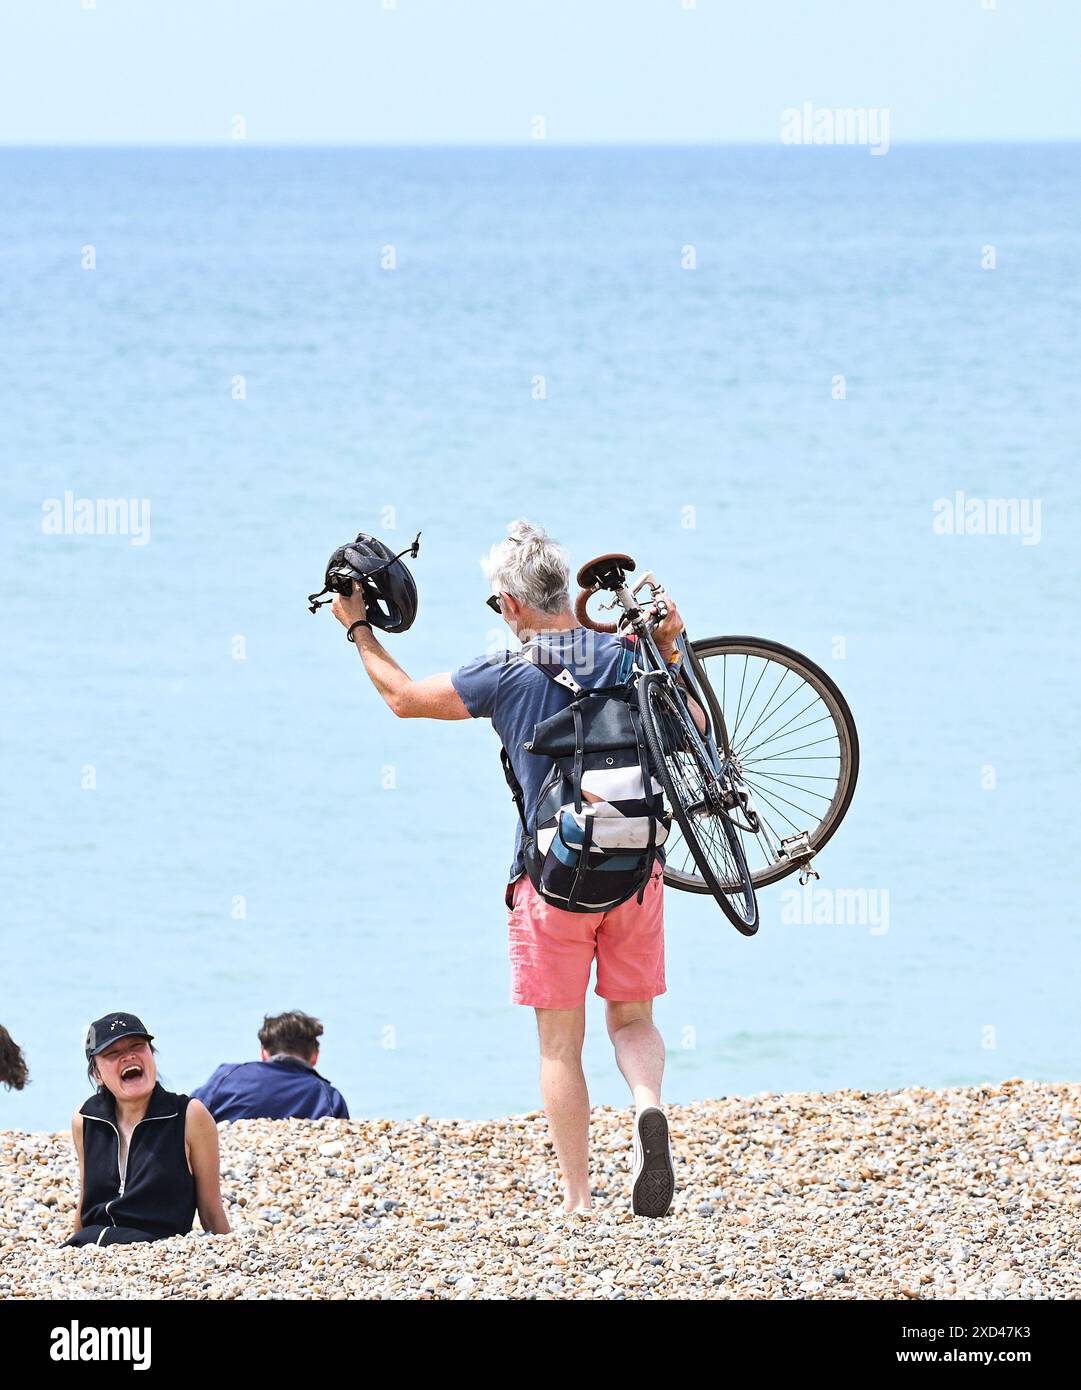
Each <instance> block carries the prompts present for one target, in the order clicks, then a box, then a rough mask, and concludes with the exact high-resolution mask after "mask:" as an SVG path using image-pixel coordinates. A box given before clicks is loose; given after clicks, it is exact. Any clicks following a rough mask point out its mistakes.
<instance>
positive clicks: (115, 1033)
mask: <svg viewBox="0 0 1081 1390" xmlns="http://www.w3.org/2000/svg"><path fill="white" fill-rule="evenodd" d="M120 1038H145V1039H146V1040H147V1042H153V1041H154V1035H153V1033H149V1032H148V1031H147V1030H146V1029H145V1028H144V1027H143V1023H142V1019H139V1018H136V1017H135V1015H134V1014H106V1015H105V1017H104V1018H99V1019H96V1020H95V1021H94V1022H93V1023H92V1024H91V1025H90V1027H89V1028H88V1029H87V1030H86V1060H87V1061H88V1062H89V1061H90V1059H91V1057H96V1056H97V1055H98V1053H99V1052H101V1051H103V1049H105V1048H106V1047H108V1046H109V1045H110V1044H111V1043H114V1042H116V1041H118V1039H120Z"/></svg>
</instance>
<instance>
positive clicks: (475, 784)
mask: <svg viewBox="0 0 1081 1390" xmlns="http://www.w3.org/2000/svg"><path fill="white" fill-rule="evenodd" d="M0 232H2V245H0V342H2V351H3V366H2V371H0V423H2V444H0V448H2V454H3V469H2V479H3V482H2V486H3V497H4V503H3V521H2V524H3V537H2V546H0V553H2V555H3V563H4V577H3V589H2V609H3V619H4V621H3V629H4V636H3V661H2V669H3V673H4V678H3V693H2V701H0V708H2V741H3V752H2V769H3V773H2V780H3V795H2V802H3V808H4V810H3V832H2V837H0V844H2V863H3V871H2V894H0V1023H3V1024H4V1025H5V1026H6V1027H7V1028H8V1029H9V1030H10V1032H11V1033H12V1035H13V1036H14V1037H15V1038H16V1040H17V1041H18V1042H19V1043H20V1044H21V1045H22V1046H23V1048H24V1049H25V1052H26V1055H27V1059H28V1061H29V1065H30V1073H31V1083H30V1085H29V1086H28V1087H27V1088H26V1089H25V1090H24V1091H23V1092H21V1093H15V1092H10V1093H9V1092H6V1091H2V1090H0V1126H2V1127H4V1128H23V1129H31V1130H35V1129H48V1130H57V1129H62V1128H64V1127H65V1126H66V1125H67V1124H68V1122H69V1119H70V1115H71V1112H72V1111H73V1110H74V1109H75V1108H76V1107H77V1106H78V1105H79V1104H80V1102H81V1101H82V1100H83V1099H84V1098H85V1096H86V1095H87V1094H88V1091H89V1089H90V1087H89V1085H88V1082H87V1079H86V1073H85V1060H84V1056H83V1039H84V1035H85V1031H86V1026H87V1023H88V1022H89V1020H91V1019H92V1018H95V1017H98V1016H99V1015H102V1014H104V1013H107V1012H110V1011H114V1010H126V1011H131V1012H135V1013H137V1014H138V1015H139V1016H140V1017H141V1018H142V1019H143V1020H144V1022H145V1023H146V1025H147V1027H148V1028H149V1029H150V1030H151V1032H152V1033H153V1034H154V1036H155V1045H156V1046H157V1048H158V1050H159V1051H158V1063H159V1069H160V1075H161V1079H162V1081H163V1084H165V1085H166V1086H167V1087H168V1088H169V1089H173V1090H178V1091H190V1090H191V1089H192V1088H194V1087H196V1086H198V1085H199V1084H200V1083H201V1082H202V1081H204V1080H205V1079H206V1077H207V1076H208V1075H209V1074H210V1072H211V1071H212V1070H213V1069H214V1068H215V1067H216V1066H217V1065H219V1064H220V1063H222V1062H235V1061H241V1060H245V1059H249V1058H252V1057H255V1056H257V1055H258V1041H257V1037H256V1034H257V1032H258V1029H259V1027H260V1024H261V1022H262V1020H263V1017H264V1015H265V1014H268V1013H269V1014H273V1013H278V1012H281V1011H283V1010H286V1009H294V1008H295V1009H302V1010H304V1011H306V1012H308V1013H311V1014H314V1015H316V1016H318V1017H319V1018H320V1019H321V1020H322V1021H323V1024H324V1026H325V1034H324V1037H323V1050H322V1054H321V1057H320V1061H319V1067H320V1070H321V1071H322V1072H323V1073H324V1074H325V1075H326V1076H328V1077H329V1078H330V1079H331V1081H333V1083H334V1084H335V1085H336V1086H337V1087H338V1088H339V1089H340V1090H341V1091H342V1093H343V1094H344V1096H345V1097H346V1100H347V1102H348V1104H349V1107H350V1109H351V1112H352V1114H353V1115H354V1116H386V1117H392V1118H403V1117H411V1116H415V1115H418V1114H428V1115H432V1116H445V1117H451V1116H454V1117H461V1118H479V1117H495V1116H501V1115H505V1114H511V1113H521V1112H526V1111H530V1110H533V1109H536V1108H537V1107H539V1105H540V1095H539V1085H538V1061H537V1041H536V1026H535V1020H534V1017H533V1013H532V1011H531V1010H530V1009H527V1008H523V1007H521V1006H517V1005H513V1004H512V1003H511V1002H510V974H509V961H508V956H507V920H506V918H507V914H506V909H505V907H504V904H503V891H504V886H505V881H506V871H507V868H508V866H509V863H510V856H511V850H512V845H513V838H514V830H515V811H514V807H513V804H512V802H511V800H510V796H509V793H508V791H507V788H506V784H505V782H504V780H503V776H502V771H501V768H500V764H499V758H498V741H497V739H496V736H495V734H494V733H493V731H492V729H491V726H490V725H489V724H488V723H487V722H486V721H484V720H476V721H473V720H469V721H461V722H454V721H449V722H441V721H428V720H399V719H396V718H395V717H394V716H393V715H392V714H391V712H390V710H389V709H388V708H387V706H386V705H385V704H384V702H383V701H382V699H381V698H380V696H379V695H378V693H377V691H376V690H375V688H374V687H373V685H372V684H371V682H370V681H369V679H368V678H367V676H366V674H365V671H364V668H363V666H362V664H361V662H360V661H359V660H358V658H357V653H356V650H355V648H354V647H352V646H350V645H349V644H348V643H347V642H346V641H345V640H344V633H343V630H342V628H341V627H340V626H339V625H338V624H337V623H336V622H335V621H334V619H333V618H332V617H331V615H330V613H329V611H327V610H321V611H320V612H318V613H317V614H315V615H314V616H313V615H312V614H311V613H310V612H309V611H308V606H307V601H306V599H307V595H308V594H309V593H312V592H313V591H316V590H318V589H320V588H321V586H322V577H323V570H324V567H325V565H326V562H327V558H328V556H329V554H330V552H331V551H332V550H333V549H334V548H335V547H336V546H338V545H340V544H342V543H343V542H345V541H348V540H351V539H352V538H353V536H354V535H355V534H356V533H357V532H358V531H360V530H363V531H367V532H369V533H372V534H375V535H377V536H379V537H380V538H382V539H383V540H384V541H386V542H387V543H388V544H389V545H391V546H392V547H393V548H394V549H395V550H396V551H397V550H402V549H404V548H405V547H406V546H408V545H409V544H410V542H411V541H412V540H413V538H414V537H415V536H416V534H417V532H420V550H419V554H418V555H417V557H416V559H415V560H410V561H409V564H410V567H411V569H412V571H413V574H414V575H415V579H416V583H417V587H418V591H419V612H418V615H417V618H416V621H415V622H414V624H413V625H412V627H411V628H410V629H409V631H407V632H405V633H400V634H387V635H386V636H385V638H384V643H385V646H386V649H387V651H388V652H389V653H390V654H391V656H392V657H393V658H394V660H395V661H396V662H398V663H399V664H400V665H401V667H402V668H403V669H404V670H405V671H406V672H407V673H408V674H409V675H410V676H412V677H415V678H421V677H424V676H428V675H432V674H434V673H438V672H446V671H451V670H453V669H454V668H455V667H456V666H457V665H459V664H461V663H463V662H465V661H466V660H468V659H470V658H471V657H473V656H475V655H477V654H478V653H480V652H483V651H486V650H489V649H490V648H491V646H492V644H493V643H498V642H501V641H504V640H506V639H507V638H508V636H509V634H508V633H507V630H506V629H505V628H504V627H502V624H501V620H500V619H498V618H497V617H496V616H495V615H494V614H493V613H492V612H491V610H490V609H488V608H487V607H486V606H485V602H484V600H485V598H486V596H487V593H488V589H487V587H486V584H485V581H484V575H483V572H482V569H481V565H480V558H481V556H482V555H483V554H484V553H485V552H486V551H487V550H488V548H489V547H490V546H491V545H492V543H493V542H495V541H497V540H498V539H500V537H501V536H503V535H504V534H505V528H506V525H507V523H508V522H510V521H512V520H514V519H515V518H519V517H525V518H527V519H528V520H530V521H532V522H534V523H536V524H539V525H543V526H544V527H546V528H547V529H548V531H549V532H550V533H551V534H552V535H553V536H555V537H556V538H557V539H558V540H560V541H561V542H562V543H563V544H564V545H565V546H566V547H567V549H568V551H569V552H570V555H571V558H572V560H573V562H574V565H575V567H577V565H579V564H581V563H582V562H583V561H585V560H586V559H588V558H590V557H591V556H593V555H595V554H598V553H600V552H602V551H613V550H619V551H624V552H627V553H629V554H630V555H631V556H633V557H634V558H635V560H636V562H637V566H638V571H639V572H642V571H644V570H647V569H648V570H652V571H653V573H654V574H655V575H657V576H658V578H659V579H660V580H661V581H662V582H663V583H664V584H665V585H666V587H667V589H668V590H669V592H670V593H671V594H672V596H673V597H674V598H675V599H676V601H677V603H678V605H679V608H680V611H681V613H682V615H683V617H684V619H685V622H686V626H687V632H688V635H689V636H690V637H691V638H692V639H699V638H706V637H714V636H723V635H751V636H756V637H765V638H770V639H773V640H776V641H779V642H783V643H786V644H788V645H789V646H791V647H794V648H795V649H796V650H798V651H800V652H802V653H804V654H805V655H807V656H808V657H810V658H811V659H812V660H813V661H815V662H816V663H818V664H819V665H820V666H822V667H823V668H824V669H825V670H826V671H827V672H828V673H829V674H830V675H831V676H832V678H833V679H834V680H835V681H836V682H837V684H838V685H839V687H840V688H841V690H842V691H843V692H844V694H845V696H846V698H847V700H848V702H849V704H850V706H851V708H852V711H853V714H854V717H855V720H856V724H857V726H858V730H859V737H860V745H861V769H860V776H859V784H858V787H857V789H856V794H855V798H854V800H853V802H852V805H851V808H850V810H849V812H848V814H847V816H846V818H845V820H844V822H843V824H842V826H841V828H840V830H839V831H838V832H837V834H836V835H835V837H834V839H833V840H832V842H831V843H830V844H829V846H828V847H827V848H826V849H825V850H824V851H823V852H822V854H821V855H820V856H819V858H818V860H817V867H818V869H819V870H820V872H821V874H822V878H821V881H820V882H819V883H814V884H812V885H811V886H810V888H809V890H808V894H810V896H807V895H805V894H803V893H802V891H801V890H800V889H799V888H798V886H797V885H796V884H795V883H794V881H793V880H791V879H790V880H786V881H785V882H784V883H780V884H777V885H774V886H773V887H771V888H767V889H764V890H763V891H762V893H761V912H762V924H761V927H760V929H759V931H758V933H757V935H756V936H754V937H752V938H746V937H743V936H741V935H740V934H739V933H737V932H736V931H735V930H734V929H733V928H732V927H731V926H730V925H729V923H728V922H727V921H726V919H725V918H724V916H723V915H722V913H721V912H720V910H719V909H718V907H717V905H716V904H715V903H714V902H713V901H712V900H711V899H710V898H709V897H706V896H698V895H693V894H687V893H681V892H678V891H676V890H674V889H669V890H668V891H667V892H666V902H665V912H666V930H667V991H666V993H665V994H663V995H662V996H660V997H659V998H658V999H657V1001H656V1005H655V1017H656V1019H657V1022H658V1025H659V1027H660V1028H661V1030H662V1032H663V1034H664V1037H665V1041H666V1044H667V1048H668V1063H667V1070H666V1075H665V1090H664V1097H665V1098H666V1099H667V1100H669V1101H673V1102H680V1103H693V1102H694V1101H695V1100H697V1099H702V1098H707V1097H708V1098H716V1097H724V1096H748V1097H749V1096H754V1095H758V1094H760V1093H762V1092H773V1093H776V1092H789V1091H826V1090H835V1089H838V1088H854V1089H880V1088H904V1087H912V1086H922V1087H932V1088H942V1087H954V1086H967V1085H974V1084H981V1083H986V1082H997V1081H1000V1080H1002V1079H1006V1078H1010V1077H1024V1078H1032V1079H1037V1080H1042V1081H1063V1080H1077V1079H1078V1076H1079V1061H1078V1053H1079V1033H1078V1025H1077V1017H1078V1005H1077V980H1078V967H1079V963H1081V961H1079V954H1081V953H1079V947H1078V938H1079V932H1081V922H1079V915H1078V900H1079V873H1078V864H1079V837H1078V829H1077V825H1076V824H1075V822H1074V818H1073V813H1072V811H1071V810H1070V807H1071V805H1072V796H1073V790H1072V789H1074V788H1076V787H1077V785H1078V780H1079V772H1081V761H1079V751H1078V750H1079V740H1078V736H1077V729H1078V725H1079V720H1081V681H1079V676H1081V667H1079V662H1078V657H1077V645H1076V644H1077V622H1076V612H1077V599H1078V577H1079V576H1078V570H1079V562H1078V556H1079V553H1081V549H1079V545H1078V534H1079V531H1081V516H1079V511H1081V508H1079V502H1078V483H1077V471H1078V452H1079V421H1081V410H1079V405H1081V374H1079V372H1078V324H1079V313H1081V276H1079V274H1078V266H1079V265H1081V149H1079V147H1078V146H1077V145H1071V144H1059V145H1053V144H1048V145H1024V144H1014V145H1005V144H1004V145H994V144H983V145H967V146H965V145H923V146H919V145H913V146H906V145H903V144H896V143H895V144H894V145H893V146H892V147H891V148H890V149H889V152H888V154H886V155H884V156H876V155H873V154H872V153H871V152H870V150H869V149H868V148H867V147H851V148H843V147H810V146H808V147H783V146H777V147H751V146H748V147H739V146H715V147H704V146H703V147H687V148H681V147H659V146H651V147H643V148H632V147H583V148H570V147H559V146H556V145H551V146H546V145H541V144H536V145H531V146H530V147H528V148H520V149H518V148H514V149H512V148H449V147H448V148H430V147H429V148H355V149H322V148H320V149H303V148H288V149H259V148H254V147H253V148H248V147H246V146H240V145H238V146H237V147H235V148H229V149H181V148H175V149H174V148H169V149H136V148H132V149H122V148H96V149H16V148H7V149H3V150H0ZM510 641H511V645H514V642H513V639H512V638H511V639H510ZM853 903H855V904H856V907H855V908H854V909H853V907H852V904H853ZM585 1066H586V1073H587V1077H588V1080H589V1084H590V1093H591V1098H592V1100H593V1102H594V1103H595V1104H598V1105H612V1106H616V1107H622V1106H627V1105H628V1103H629V1095H628V1092H627V1089H626V1086H625V1083H624V1082H623V1080H622V1078H621V1076H620V1075H619V1073H618V1071H617V1069H616V1067H615V1064H614V1060H613V1057H612V1051H611V1046H610V1044H609V1041H608V1038H607V1036H606V1033H605V1027H604V1015H603V1003H602V1001H601V1000H600V999H599V998H598V997H597V996H596V995H595V994H594V993H593V992H592V987H591V991H590V994H589V996H588V1007H587V1040H586V1048H585Z"/></svg>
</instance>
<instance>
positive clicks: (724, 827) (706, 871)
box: [637, 671, 760, 936]
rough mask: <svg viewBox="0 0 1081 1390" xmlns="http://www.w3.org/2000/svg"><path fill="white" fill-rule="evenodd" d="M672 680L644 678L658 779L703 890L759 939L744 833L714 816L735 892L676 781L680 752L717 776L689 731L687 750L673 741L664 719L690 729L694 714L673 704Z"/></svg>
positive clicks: (642, 693) (643, 702)
mask: <svg viewBox="0 0 1081 1390" xmlns="http://www.w3.org/2000/svg"><path fill="white" fill-rule="evenodd" d="M669 680H670V677H669V676H668V674H667V672H664V671H648V672H646V673H645V674H644V675H642V676H641V677H640V678H639V680H638V692H637V693H638V709H639V713H640V714H641V717H642V729H643V732H644V734H645V738H646V747H647V750H648V752H649V756H650V760H651V762H652V764H653V768H654V771H655V772H656V774H657V777H658V780H659V781H660V783H661V786H662V787H663V788H664V794H665V797H666V798H667V800H668V804H669V806H670V807H671V808H672V814H673V815H674V816H675V819H676V821H677V822H678V824H679V828H680V830H681V831H682V833H683V838H684V840H685V841H686V843H687V845H688V846H689V848H690V850H691V853H692V854H693V856H694V859H695V862H696V863H697V865H698V869H699V872H700V873H701V874H702V879H703V883H704V884H705V887H704V888H703V890H702V891H705V892H710V893H712V894H713V896H714V898H715V899H716V901H717V904H718V906H719V907H720V909H721V911H722V912H723V913H724V915H725V916H726V917H727V918H728V920H729V921H730V922H731V923H732V925H733V926H734V927H735V929H736V930H737V931H738V932H741V933H742V934H743V935H744V936H754V934H755V932H757V930H758V924H759V920H760V918H759V911H758V899H757V898H756V897H755V891H754V884H753V883H752V881H751V873H750V869H749V868H748V865H747V857H746V854H745V853H744V849H743V843H742V839H741V836H740V833H739V831H738V830H737V829H736V827H735V826H734V825H733V824H732V823H731V821H730V820H729V818H728V816H727V815H725V814H724V813H723V812H722V813H721V814H719V815H718V816H716V817H711V819H715V820H716V821H718V822H719V823H720V830H721V834H722V835H723V837H724V842H725V844H726V845H727V846H728V849H729V852H730V854H731V857H732V862H733V868H734V875H733V881H734V879H735V878H736V877H738V878H739V879H740V880H741V881H740V882H739V884H738V886H736V887H735V888H729V889H726V888H725V887H724V880H722V879H721V878H720V877H719V876H718V875H717V873H716V872H715V870H714V867H713V864H712V863H711V861H710V858H709V855H708V854H707V852H706V850H705V849H704V848H703V845H702V842H701V840H700V837H699V830H698V829H697V828H696V827H695V824H694V821H693V819H692V816H691V815H690V813H689V811H688V808H687V806H686V804H685V802H684V798H683V796H682V795H680V792H679V789H678V788H677V785H676V778H675V776H674V775H673V773H672V768H671V765H670V763H669V761H668V759H669V757H674V756H675V754H676V753H677V752H678V753H680V754H682V755H689V756H690V757H691V758H692V759H693V761H694V763H695V764H696V765H697V767H698V770H699V775H701V776H703V777H705V778H708V779H709V780H711V781H713V780H715V778H716V773H715V771H714V769H713V767H712V766H711V765H710V763H709V762H708V761H706V760H705V759H704V758H703V757H702V756H701V755H700V754H699V753H698V751H697V742H696V740H695V739H694V738H692V737H691V736H690V732H689V729H687V735H688V736H687V739H686V741H685V746H683V747H681V748H678V749H677V748H674V747H672V746H671V745H672V743H673V740H672V738H671V736H670V735H669V733H668V731H667V729H666V728H665V725H664V722H663V720H671V719H673V718H674V719H675V720H676V721H678V723H680V724H681V725H684V726H685V728H686V725H687V721H689V720H690V715H689V713H688V712H687V710H686V708H685V707H684V706H683V704H682V702H681V701H676V700H672V699H671V698H670V696H669V695H668V690H669ZM662 699H663V700H664V701H665V702H666V704H667V706H668V708H667V709H665V710H664V711H663V720H662V711H660V710H659V709H658V708H657V704H659V702H660V700H662ZM655 701H656V702H657V704H655Z"/></svg>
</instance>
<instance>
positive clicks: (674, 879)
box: [664, 637, 860, 893]
mask: <svg viewBox="0 0 1081 1390" xmlns="http://www.w3.org/2000/svg"><path fill="white" fill-rule="evenodd" d="M690 647H691V648H692V650H693V652H694V656H695V672H694V674H695V677H696V679H697V681H698V682H699V683H701V684H703V685H705V686H706V687H707V689H708V692H709V693H710V694H712V695H713V697H714V700H713V703H715V704H716V706H717V707H718V708H720V706H721V704H722V702H721V701H720V700H717V698H716V689H715V687H714V686H713V684H712V683H711V681H710V679H709V676H708V674H707V673H706V670H705V665H704V663H705V661H706V660H708V659H709V658H710V657H715V656H724V655H730V656H747V657H758V658H761V659H762V660H766V661H777V662H779V664H780V665H783V666H787V667H788V668H789V670H791V671H793V672H794V674H796V675H797V676H798V677H799V678H800V679H802V680H804V681H805V682H806V683H807V684H808V685H809V686H810V687H811V688H812V689H813V690H814V691H815V692H816V693H817V694H818V695H819V697H820V698H821V699H822V701H823V703H824V704H825V705H826V708H827V709H828V710H829V711H830V713H831V716H832V718H833V721H834V727H835V729H836V731H837V736H838V746H839V749H840V764H841V766H840V770H839V773H838V781H837V788H836V790H835V792H834V794H833V798H832V800H831V803H830V806H829V808H828V810H827V812H826V814H825V815H824V816H823V817H822V820H821V821H820V822H819V824H818V825H817V826H816V828H815V829H814V830H813V831H812V832H811V833H810V836H809V840H810V845H811V848H812V850H813V852H814V853H815V854H817V853H818V852H819V850H821V849H822V848H823V846H824V845H826V844H827V843H828V841H829V840H831V839H832V838H833V836H834V835H835V834H836V832H837V829H838V827H839V826H840V824H841V821H842V820H843V819H844V817H845V814H846V813H847V811H848V808H849V806H850V805H851V803H852V797H853V795H854V793H855V790H856V782H857V779H858V777H859V766H860V747H859V735H858V734H857V731H856V722H855V720H854V719H853V717H852V711H851V709H850V708H849V705H848V702H847V700H846V699H845V697H844V696H843V695H842V694H841V692H840V690H839V689H838V688H837V684H836V682H835V681H834V680H833V678H832V677H831V676H829V675H827V674H826V672H825V671H823V669H822V668H821V667H820V666H819V665H817V663H816V662H814V661H812V660H811V659H810V658H809V657H806V656H804V655H803V654H802V653H801V652H797V651H796V650H795V649H794V648H793V647H787V646H785V645H784V644H783V643H781V642H773V641H770V640H769V639H767V638H763V637H703V638H699V639H698V640H697V641H694V642H691V643H690ZM724 742H725V744H726V745H727V744H728V731H727V729H726V730H725V731H724ZM723 751H724V753H725V754H726V755H729V754H733V753H734V754H735V755H736V756H737V757H738V754H739V743H738V738H737V739H736V746H735V748H731V747H728V746H726V747H725V748H724V750H723ZM752 790H753V787H752ZM740 833H741V834H746V833H748V832H746V831H741V832H740ZM692 854H693V851H692ZM696 862H697V860H696ZM799 868H800V864H799V863H798V862H796V863H790V864H777V863H776V862H774V863H773V864H772V865H769V866H766V867H764V868H760V869H752V870H751V881H752V883H753V884H754V887H755V888H756V889H757V888H765V887H767V886H768V885H769V884H772V883H777V882H779V881H780V880H781V879H783V878H787V877H788V876H789V875H790V874H793V873H796V872H797V870H798V869H799ZM664 876H665V882H666V883H667V884H668V885H669V886H670V887H672V888H678V889H680V890H681V891H683V892H689V893H709V892H712V889H711V888H710V886H709V885H708V884H707V883H706V882H704V881H703V880H702V879H700V878H699V877H698V876H697V875H692V874H688V873H686V872H685V871H683V870H677V869H672V868H669V866H668V864H666V865H665V875H664Z"/></svg>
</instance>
